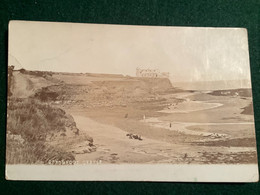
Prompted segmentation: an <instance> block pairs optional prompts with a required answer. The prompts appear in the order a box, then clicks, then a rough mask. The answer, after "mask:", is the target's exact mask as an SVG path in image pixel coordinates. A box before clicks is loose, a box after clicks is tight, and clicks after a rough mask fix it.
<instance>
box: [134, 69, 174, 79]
mask: <svg viewBox="0 0 260 195" xmlns="http://www.w3.org/2000/svg"><path fill="white" fill-rule="evenodd" d="M136 77H148V78H169V77H170V73H169V72H160V71H159V69H141V68H136Z"/></svg>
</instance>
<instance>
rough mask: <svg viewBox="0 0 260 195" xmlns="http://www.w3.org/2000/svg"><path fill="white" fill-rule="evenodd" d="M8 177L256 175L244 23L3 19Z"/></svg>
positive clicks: (228, 178)
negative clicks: (233, 25) (187, 24)
mask: <svg viewBox="0 0 260 195" xmlns="http://www.w3.org/2000/svg"><path fill="white" fill-rule="evenodd" d="M7 99H8V104H7V127H6V178H7V179H10V180H122V181H125V180H127V181H129V180H130V181H188V182H190V181H195V182H196V181H202V182H212V181H213V182H215V181H219V182H221V181H223V182H255V181H258V164H257V151H256V136H255V123H254V111H253V97H252V88H251V75H250V62H249V49H248V38H247V30H246V29H243V28H207V27H172V26H137V25H136V26H134V25H108V24H80V23H59V22H33V21H11V22H10V23H9V35H8V98H7Z"/></svg>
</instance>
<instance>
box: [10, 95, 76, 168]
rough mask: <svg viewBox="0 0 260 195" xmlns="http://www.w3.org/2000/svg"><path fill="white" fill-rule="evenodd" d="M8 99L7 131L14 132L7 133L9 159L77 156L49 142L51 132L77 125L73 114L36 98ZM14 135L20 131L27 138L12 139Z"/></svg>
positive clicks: (26, 159)
mask: <svg viewBox="0 0 260 195" xmlns="http://www.w3.org/2000/svg"><path fill="white" fill-rule="evenodd" d="M8 102H9V105H8V117H7V131H8V135H12V136H7V156H6V158H7V163H37V162H41V163H46V162H47V160H49V159H52V160H53V159H55V160H58V159H61V160H62V159H64V160H71V159H74V157H73V156H72V155H71V154H69V153H66V152H64V151H58V150H55V149H53V148H52V147H50V146H47V145H46V137H47V135H48V134H52V133H55V132H65V131H66V127H68V126H70V127H74V126H75V122H74V120H73V118H72V117H70V116H68V115H67V114H66V112H65V111H63V110H62V109H59V108H54V107H51V106H50V105H48V104H42V103H40V102H39V101H36V100H33V99H26V100H23V99H9V101H8ZM75 128H76V126H75ZM14 135H19V136H20V137H21V139H22V140H25V142H24V143H21V142H19V141H17V140H15V139H12V138H13V137H14ZM17 137H18V136H17Z"/></svg>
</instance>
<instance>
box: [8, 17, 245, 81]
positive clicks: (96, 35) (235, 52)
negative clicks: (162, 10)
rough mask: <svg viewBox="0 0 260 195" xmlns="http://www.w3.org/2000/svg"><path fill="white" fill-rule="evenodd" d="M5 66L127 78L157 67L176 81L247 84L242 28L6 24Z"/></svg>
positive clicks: (14, 22)
mask: <svg viewBox="0 0 260 195" xmlns="http://www.w3.org/2000/svg"><path fill="white" fill-rule="evenodd" d="M8 65H14V66H15V67H16V69H19V68H25V69H28V70H46V71H56V72H78V73H87V72H89V73H112V74H123V75H130V76H135V73H136V68H137V67H140V68H151V69H153V68H156V69H159V70H160V71H161V72H170V76H171V79H172V80H173V81H176V82H186V81H215V80H241V79H250V68H249V54H248V40H247V31H246V30H245V29H241V28H198V27H193V28H192V27H162V26H160V27H159V26H131V25H101V24H79V23H53V22H25V21H11V22H10V24H9V51H8Z"/></svg>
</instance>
